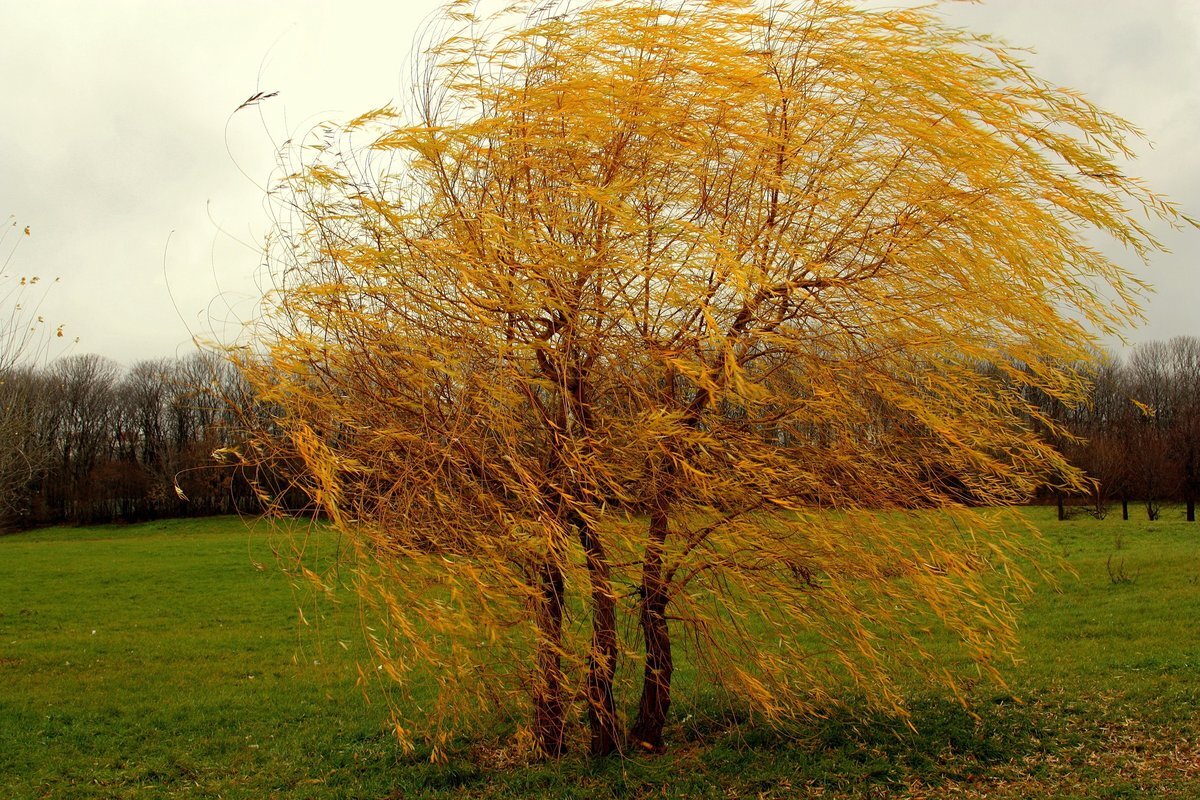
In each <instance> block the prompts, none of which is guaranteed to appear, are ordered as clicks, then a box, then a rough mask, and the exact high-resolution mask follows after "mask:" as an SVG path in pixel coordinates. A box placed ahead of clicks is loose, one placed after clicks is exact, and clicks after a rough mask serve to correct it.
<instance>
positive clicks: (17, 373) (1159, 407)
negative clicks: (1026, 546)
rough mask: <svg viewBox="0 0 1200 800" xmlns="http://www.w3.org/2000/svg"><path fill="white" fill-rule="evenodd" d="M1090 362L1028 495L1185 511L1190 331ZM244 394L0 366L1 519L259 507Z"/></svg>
mask: <svg viewBox="0 0 1200 800" xmlns="http://www.w3.org/2000/svg"><path fill="white" fill-rule="evenodd" d="M1089 370H1090V371H1091V372H1092V374H1091V376H1090V377H1091V378H1092V382H1093V389H1092V393H1091V398H1090V400H1089V402H1087V403H1083V404H1080V405H1078V406H1075V407H1066V406H1062V405H1061V404H1055V403H1053V402H1051V401H1049V400H1047V399H1045V398H1042V397H1037V396H1030V397H1029V398H1028V400H1029V403H1030V406H1031V407H1032V408H1037V409H1039V410H1040V411H1041V412H1042V415H1044V416H1045V417H1047V418H1048V419H1051V420H1054V421H1055V425H1053V426H1046V429H1045V430H1043V431H1042V434H1043V435H1044V436H1046V437H1048V438H1050V439H1051V440H1052V441H1053V442H1054V443H1055V444H1056V445H1057V446H1058V447H1059V449H1060V450H1061V451H1062V452H1063V453H1064V454H1065V455H1067V457H1068V458H1069V459H1070V460H1071V461H1072V463H1074V464H1075V465H1076V466H1078V467H1080V468H1082V469H1083V470H1084V471H1085V472H1086V473H1087V474H1088V476H1089V477H1090V479H1091V489H1090V493H1089V494H1088V495H1087V496H1084V497H1080V496H1079V495H1078V494H1077V493H1074V494H1067V493H1065V492H1064V491H1063V490H1062V489H1061V488H1060V487H1045V488H1044V490H1043V491H1042V492H1041V493H1040V496H1039V497H1038V498H1031V499H1035V500H1039V501H1041V502H1055V501H1057V503H1058V505H1059V509H1060V514H1061V515H1066V514H1067V513H1069V508H1070V506H1072V505H1074V506H1076V507H1086V508H1087V509H1088V510H1089V511H1091V512H1092V513H1095V514H1099V515H1103V514H1105V513H1108V512H1109V511H1110V509H1116V508H1118V507H1119V508H1120V509H1121V510H1122V512H1123V513H1124V514H1125V515H1126V516H1128V515H1129V513H1130V506H1131V505H1133V507H1134V511H1135V513H1138V514H1145V515H1147V516H1148V517H1149V518H1151V519H1154V518H1156V517H1157V516H1158V514H1159V510H1160V507H1161V505H1162V504H1163V503H1166V502H1182V503H1185V504H1186V508H1187V512H1186V513H1187V518H1188V519H1189V520H1194V519H1195V501H1196V498H1197V495H1200V339H1197V338H1195V337H1178V338H1175V339H1171V340H1170V341H1167V342H1149V343H1145V344H1141V345H1139V346H1137V347H1135V348H1134V349H1133V350H1132V351H1131V352H1130V355H1129V357H1128V358H1126V359H1117V358H1110V359H1107V360H1105V361H1104V362H1102V365H1101V366H1099V367H1091V368H1089ZM253 407H255V402H254V400H253V398H252V397H251V396H250V392H249V390H248V388H247V386H246V385H245V383H244V382H243V381H242V379H241V376H240V375H239V374H238V372H237V370H236V369H235V368H234V367H233V366H232V365H231V364H229V363H228V362H227V361H225V360H224V359H222V358H221V357H219V356H217V355H215V354H210V353H200V352H198V353H194V354H192V355H189V356H187V357H184V358H177V359H159V360H154V361H142V362H139V363H137V364H135V365H134V366H133V367H132V368H130V369H127V370H126V369H123V368H122V367H121V366H120V365H118V364H117V363H115V362H113V361H111V360H109V359H106V358H103V357H100V356H95V355H76V356H70V357H67V358H63V359H60V360H58V361H55V362H53V363H52V364H50V365H49V366H46V367H42V368H29V367H24V368H18V367H13V368H9V369H6V370H2V371H0V529H2V530H16V529H21V528H28V527H33V526H38V525H49V524H61V523H67V524H93V523H102V522H134V521H141V520H149V519H155V518H161V517H179V516H202V515H211V514H231V513H251V514H254V513H258V512H259V511H260V510H261V506H260V503H259V501H258V499H257V497H256V494H255V490H254V487H253V486H252V484H251V482H250V480H248V478H247V476H246V475H244V474H242V473H241V472H239V470H238V469H237V468H235V467H233V466H230V465H229V464H228V463H222V462H221V461H220V460H219V459H217V458H216V457H214V451H217V450H219V449H220V448H223V447H226V446H229V445H231V444H234V443H237V442H238V441H239V420H240V419H242V418H243V417H242V414H244V413H245V410H246V409H249V408H253ZM259 411H260V413H269V412H267V411H266V410H265V409H260V410H259ZM1029 424H1031V425H1032V424H1036V423H1034V422H1033V415H1031V418H1030V423H1029ZM257 477H258V479H259V480H262V481H265V482H266V483H268V484H269V482H270V481H269V476H263V475H261V474H259V475H258V476H257ZM947 477H949V478H951V479H952V476H941V477H940V478H939V480H945V479H947ZM964 499H965V500H967V501H968V502H969V500H970V498H964ZM301 502H302V501H301ZM867 502H868V503H869V500H868V501H867Z"/></svg>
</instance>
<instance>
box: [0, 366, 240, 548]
mask: <svg viewBox="0 0 1200 800" xmlns="http://www.w3.org/2000/svg"><path fill="white" fill-rule="evenodd" d="M250 403H251V399H250V397H249V395H248V393H247V392H246V388H245V385H244V384H243V383H242V381H241V379H240V376H239V375H238V373H237V371H236V370H235V369H233V368H232V366H231V365H230V364H228V362H226V361H225V360H224V359H222V358H220V357H219V356H216V355H213V354H208V353H199V352H198V353H194V354H192V355H189V356H187V357H184V358H177V359H160V360H154V361H142V362H139V363H137V364H135V365H134V366H133V367H132V368H130V369H128V370H126V369H123V368H122V367H121V366H120V365H118V364H117V363H115V362H113V361H111V360H109V359H106V358H102V357H100V356H95V355H76V356H71V357H67V358H63V359H60V360H58V361H56V362H54V363H52V364H51V365H49V366H47V367H44V368H36V369H35V368H10V369H7V370H4V371H0V525H2V526H3V527H4V528H6V529H15V528H24V527H30V526H35V525H45V524H55V523H70V524H90V523H100V522H112V521H138V520H147V519H154V518H157V517H176V516H192V515H207V514H227V513H233V512H235V511H238V510H251V511H254V510H257V505H256V504H255V500H254V492H253V490H252V488H251V487H250V485H249V484H248V483H247V481H246V480H244V479H243V478H241V477H240V476H239V475H238V474H237V472H236V471H235V470H233V469H230V468H229V467H225V466H222V465H221V464H219V463H218V461H217V460H216V459H214V458H213V451H214V450H216V449H218V448H220V447H222V446H224V445H225V444H227V443H228V442H229V441H230V432H231V430H232V429H233V427H234V423H235V417H236V414H235V413H234V412H233V409H234V408H236V407H238V406H239V405H240V406H241V407H246V406H247V405H248V404H250Z"/></svg>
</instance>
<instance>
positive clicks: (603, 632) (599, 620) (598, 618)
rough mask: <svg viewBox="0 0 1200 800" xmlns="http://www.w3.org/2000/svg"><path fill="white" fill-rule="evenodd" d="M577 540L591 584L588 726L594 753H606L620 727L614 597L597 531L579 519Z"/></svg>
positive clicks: (611, 748)
mask: <svg viewBox="0 0 1200 800" xmlns="http://www.w3.org/2000/svg"><path fill="white" fill-rule="evenodd" d="M578 525H579V542H580V544H581V545H582V546H583V551H584V553H585V555H586V557H587V568H588V576H589V578H590V580H591V586H592V647H591V651H590V653H589V655H588V677H587V700H588V725H589V727H590V728H591V748H590V752H591V754H592V755H593V756H606V755H610V754H611V753H613V752H615V751H616V750H617V746H618V743H619V742H620V727H619V723H618V721H617V708H616V701H615V700H614V699H613V676H614V674H615V673H616V668H617V598H616V595H615V594H613V590H612V575H611V567H610V565H609V563H608V556H607V554H606V553H605V552H604V544H603V542H602V541H601V539H600V535H599V533H598V532H597V531H596V530H595V528H593V527H592V526H591V525H589V524H588V523H586V522H583V521H582V520H581V521H579V523H578Z"/></svg>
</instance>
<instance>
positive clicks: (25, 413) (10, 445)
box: [0, 217, 62, 528]
mask: <svg viewBox="0 0 1200 800" xmlns="http://www.w3.org/2000/svg"><path fill="white" fill-rule="evenodd" d="M7 223H8V224H6V225H5V226H4V229H3V232H0V528H5V527H10V526H16V525H20V524H21V523H22V521H23V520H24V519H25V518H26V517H27V516H28V514H29V502H30V497H29V494H30V483H31V481H32V480H33V478H34V476H35V475H36V474H37V472H38V470H39V469H41V468H42V466H44V465H45V464H46V462H47V460H48V459H49V452H48V451H47V450H46V449H45V448H43V447H41V446H39V445H40V439H39V437H38V435H37V428H36V422H37V419H38V411H39V408H40V406H41V404H42V401H43V400H44V395H43V393H42V392H41V391H39V388H40V387H39V384H40V380H39V378H38V376H37V375H36V374H34V372H33V370H32V368H31V365H33V364H36V363H37V362H38V361H39V360H41V358H42V357H43V356H44V354H45V349H46V345H47V342H48V338H47V336H48V329H47V326H46V325H45V323H44V320H43V317H42V315H41V307H42V302H43V301H44V300H45V297H46V291H47V290H46V288H44V287H45V286H46V284H43V285H41V286H39V283H40V279H39V278H38V277H36V276H29V275H24V276H20V275H14V274H11V273H10V271H9V270H10V268H11V266H12V263H13V258H14V256H15V254H16V251H17V248H18V246H19V245H20V243H21V241H22V240H23V239H24V238H25V237H28V236H29V235H30V231H29V228H28V227H25V228H23V229H19V228H18V225H17V222H16V220H15V219H13V218H11V217H10V218H9V219H8V220H7ZM57 333H58V336H62V329H61V328H59V329H58V331H57Z"/></svg>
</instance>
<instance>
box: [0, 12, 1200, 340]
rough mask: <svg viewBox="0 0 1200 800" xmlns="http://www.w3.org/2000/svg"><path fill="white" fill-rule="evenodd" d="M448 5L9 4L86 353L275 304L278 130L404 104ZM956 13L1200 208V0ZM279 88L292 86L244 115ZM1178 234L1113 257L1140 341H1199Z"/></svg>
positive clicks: (1199, 320)
mask: <svg viewBox="0 0 1200 800" xmlns="http://www.w3.org/2000/svg"><path fill="white" fill-rule="evenodd" d="M874 4H876V5H880V4H883V3H880V2H876V3H874ZM437 5H438V3H437V2H436V0H387V1H386V2H368V1H367V0H340V2H337V3H336V4H335V3H334V2H331V1H327V2H316V1H315V0H302V1H301V2H287V3H284V2H239V3H234V2H228V0H204V2H199V1H197V2H184V1H183V0H121V1H120V2H118V1H117V0H104V1H100V0H78V1H77V2H65V1H63V0H37V1H36V2H35V1H34V0H0V76H3V77H2V78H0V114H2V115H3V124H2V125H0V221H3V219H4V218H5V217H7V216H8V215H10V214H11V215H13V216H14V217H15V218H16V220H17V221H18V222H19V224H20V225H22V226H24V225H29V226H31V229H32V233H33V235H32V236H31V237H30V238H28V239H25V240H23V241H22V242H21V245H20V249H19V250H18V251H17V253H16V257H15V259H14V262H13V265H12V269H11V270H10V271H12V272H17V273H21V274H26V273H27V274H38V275H41V276H43V277H44V278H53V277H61V279H62V280H61V283H60V284H59V285H58V286H56V287H55V289H54V291H53V292H52V294H51V295H50V296H49V298H48V299H47V302H46V306H45V313H46V316H47V318H48V319H49V321H52V322H54V323H58V322H64V323H66V325H67V331H68V333H69V334H70V335H71V336H78V337H79V339H80V341H79V343H78V344H77V345H74V348H73V350H72V352H95V353H100V354H103V355H107V356H110V357H112V358H115V359H117V360H118V361H122V362H125V363H131V362H133V361H135V360H137V359H141V358H152V357H158V356H165V355H174V354H181V353H185V352H187V351H188V350H189V348H190V347H191V344H190V341H191V336H192V335H193V334H197V335H201V336H209V335H211V334H212V332H213V331H214V330H215V331H216V332H217V333H218V334H219V335H221V336H226V337H228V336H230V335H232V334H233V333H234V332H235V330H234V328H230V327H225V328H224V329H223V328H222V326H223V325H224V323H225V321H233V322H236V320H237V319H239V318H245V317H247V316H248V315H249V314H250V313H252V311H253V308H254V303H255V301H256V299H257V297H256V289H255V286H254V284H253V282H252V277H253V275H254V274H255V273H256V271H257V265H258V263H259V260H260V257H259V243H260V242H261V241H262V238H263V235H264V234H265V233H266V231H267V227H268V221H267V217H266V215H265V213H264V211H263V207H262V206H263V203H262V200H263V189H262V188H261V187H262V185H263V184H265V182H266V181H267V179H268V177H269V175H270V172H271V168H272V165H273V163H274V162H273V154H274V150H275V146H274V144H273V142H282V141H283V140H285V139H286V138H288V136H290V135H292V134H295V133H300V132H303V131H306V130H308V129H309V128H311V127H312V126H313V125H315V124H316V123H318V122H321V121H325V120H330V119H334V120H339V119H341V120H345V119H349V118H351V117H353V116H356V115H357V114H359V113H361V112H363V111H366V110H368V109H371V108H375V107H378V106H380V105H384V104H386V103H388V102H390V101H402V100H403V94H402V92H403V88H402V87H403V81H402V76H403V75H406V74H407V66H408V64H409V57H410V52H411V49H412V45H413V42H414V34H415V33H416V31H417V28H418V26H419V24H420V22H421V21H422V20H423V19H424V18H425V17H426V16H427V15H428V14H429V13H430V11H432V10H433V9H434V8H435V7H436V6H437ZM946 13H947V15H948V16H949V17H950V19H951V20H952V21H953V22H954V23H955V24H958V25H962V26H964V27H967V28H970V29H972V30H975V31H979V32H987V33H994V34H996V35H998V36H1000V37H1002V38H1003V39H1005V40H1006V41H1007V42H1008V43H1009V44H1012V45H1017V46H1022V47H1032V48H1034V49H1035V50H1036V52H1035V53H1030V54H1029V55H1028V56H1027V61H1028V62H1029V63H1030V64H1031V65H1032V66H1033V67H1034V69H1035V71H1036V72H1037V73H1038V74H1040V75H1042V76H1043V77H1045V78H1047V79H1049V80H1052V81H1054V82H1057V83H1060V84H1062V85H1065V86H1070V87H1072V88H1076V89H1080V90H1082V91H1083V92H1084V93H1085V94H1086V95H1087V96H1088V97H1089V98H1091V99H1092V100H1093V101H1095V102H1097V103H1098V104H1100V105H1101V106H1102V107H1104V108H1106V109H1108V110H1109V111H1113V112H1115V113H1117V114H1120V115H1121V116H1124V117H1126V118H1127V119H1129V120H1131V121H1133V122H1134V123H1135V124H1137V125H1138V126H1139V127H1141V128H1142V129H1143V130H1144V131H1145V132H1146V134H1147V136H1148V137H1149V139H1150V141H1151V143H1152V145H1153V146H1152V147H1151V145H1150V144H1147V145H1145V146H1142V147H1141V148H1140V150H1141V157H1140V158H1139V160H1138V161H1137V162H1135V163H1134V164H1133V165H1131V166H1130V167H1129V168H1128V169H1129V171H1130V172H1132V173H1133V174H1136V175H1139V176H1141V177H1143V178H1145V179H1146V181H1147V182H1148V183H1149V184H1150V186H1152V187H1153V188H1154V189H1156V190H1158V191H1161V192H1164V193H1166V194H1167V195H1168V196H1170V197H1171V198H1172V199H1174V200H1176V201H1177V202H1179V203H1180V204H1181V205H1182V206H1183V209H1184V210H1185V211H1186V212H1187V213H1190V214H1191V215H1192V216H1200V88H1198V85H1197V84H1198V81H1197V79H1198V78H1200V2H1197V0H990V2H986V3H982V4H978V5H972V4H964V3H952V4H949V5H948V6H947V7H946ZM259 90H262V91H277V92H279V94H278V96H277V97H275V98H272V99H271V100H268V101H266V102H265V103H264V104H263V105H262V106H261V107H260V109H258V110H243V111H241V112H238V113H237V114H233V111H234V109H236V108H237V107H238V105H239V104H240V103H241V102H242V101H243V100H245V99H246V98H247V97H249V96H250V95H252V94H253V93H255V92H256V91H259ZM260 111H261V115H260V113H259V112H260ZM227 144H228V149H227ZM243 173H244V174H243ZM172 232H173V233H172ZM1160 233H1161V235H1162V238H1163V239H1164V241H1165V243H1166V244H1167V245H1168V246H1169V247H1170V248H1171V249H1172V250H1173V253H1171V254H1169V255H1161V256H1157V257H1155V258H1154V260H1153V263H1152V264H1151V265H1150V266H1149V267H1142V266H1140V265H1139V264H1137V263H1136V261H1135V260H1134V259H1132V258H1130V257H1127V256H1124V255H1122V254H1121V253H1120V252H1119V251H1117V250H1110V252H1111V253H1112V254H1113V255H1114V256H1117V257H1118V258H1119V260H1121V261H1122V263H1125V264H1127V265H1128V266H1130V267H1131V268H1134V269H1135V271H1136V273H1137V274H1138V275H1139V276H1141V277H1143V278H1145V279H1147V280H1149V281H1150V282H1151V283H1153V284H1154V285H1155V286H1156V287H1157V290H1158V291H1157V293H1156V294H1155V295H1154V296H1153V297H1152V298H1150V300H1149V302H1148V303H1147V315H1148V322H1147V324H1146V325H1145V326H1144V327H1143V328H1141V329H1140V330H1138V331H1135V332H1133V333H1132V334H1131V336H1132V338H1133V340H1134V341H1141V340H1147V339H1159V338H1167V337H1170V336H1175V335H1179V334H1190V335H1200V269H1197V265H1198V263H1200V258H1198V256H1200V232H1197V231H1185V232H1181V233H1177V232H1173V231H1170V230H1169V229H1160ZM168 290H169V291H168ZM172 296H173V297H174V301H172Z"/></svg>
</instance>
